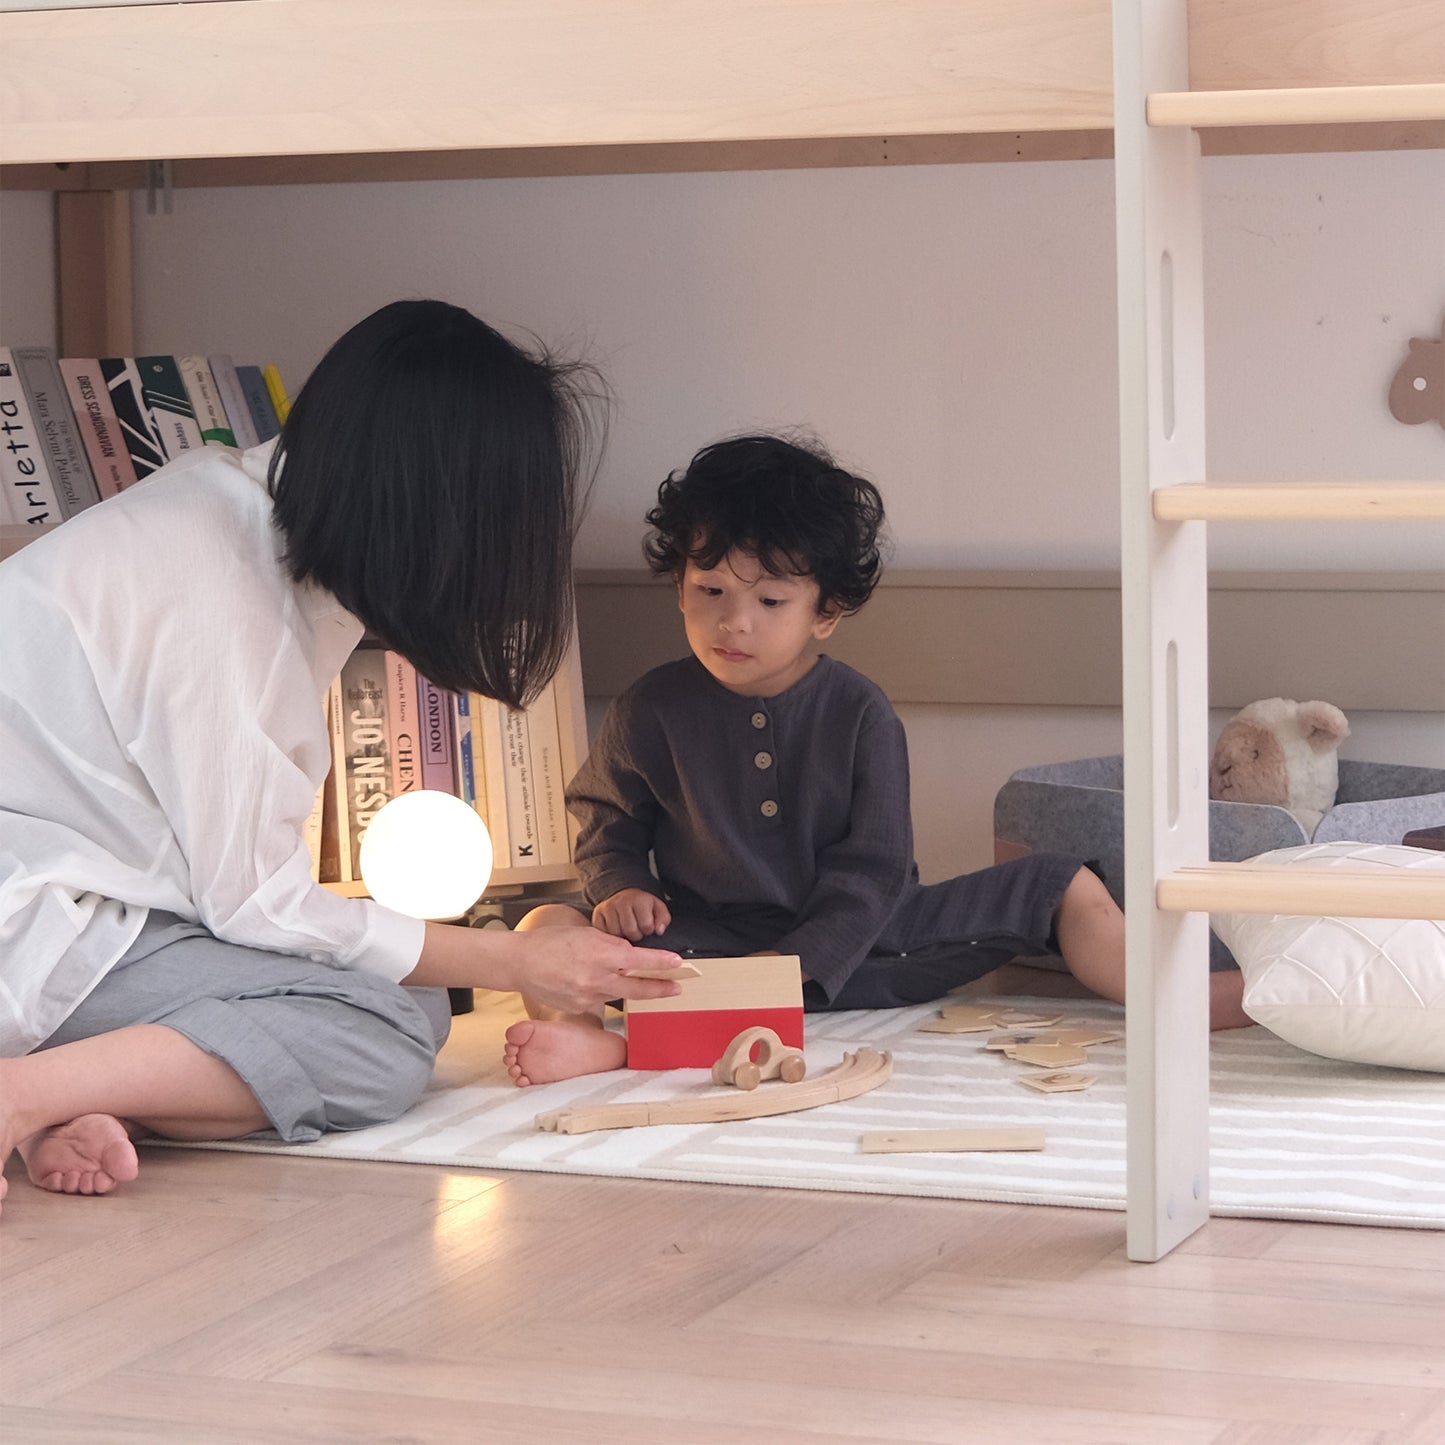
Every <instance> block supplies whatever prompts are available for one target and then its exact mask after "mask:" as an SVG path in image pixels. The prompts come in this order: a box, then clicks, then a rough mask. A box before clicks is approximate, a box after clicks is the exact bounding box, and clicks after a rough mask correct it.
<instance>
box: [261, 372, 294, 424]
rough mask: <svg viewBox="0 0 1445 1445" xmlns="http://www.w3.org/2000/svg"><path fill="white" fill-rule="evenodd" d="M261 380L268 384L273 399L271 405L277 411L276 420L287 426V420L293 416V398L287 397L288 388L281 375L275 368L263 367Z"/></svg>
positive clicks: (267, 388)
mask: <svg viewBox="0 0 1445 1445" xmlns="http://www.w3.org/2000/svg"><path fill="white" fill-rule="evenodd" d="M261 379H262V380H263V381H264V382H265V383H266V391H267V394H268V395H269V396H270V398H271V405H272V407H273V408H274V409H275V412H276V420H277V421H278V422H280V424H281V425H282V426H285V425H286V418H287V417H288V416H289V415H290V414H291V398H290V397H289V396H287V395H286V388H285V386H284V385H283V384H282V381H281V373H280V372H279V371H278V370H277V369H276V368H275V367H274V366H263V367H262V368H261Z"/></svg>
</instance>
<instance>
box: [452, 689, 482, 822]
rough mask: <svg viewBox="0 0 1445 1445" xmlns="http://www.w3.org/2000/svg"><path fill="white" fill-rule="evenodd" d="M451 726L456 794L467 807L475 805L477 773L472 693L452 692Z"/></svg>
mask: <svg viewBox="0 0 1445 1445" xmlns="http://www.w3.org/2000/svg"><path fill="white" fill-rule="evenodd" d="M452 727H453V728H454V730H455V737H456V751H455V756H456V760H457V786H456V794H457V797H459V798H460V799H461V800H462V802H464V803H465V804H466V805H467V807H469V808H475V807H476V806H477V773H476V767H475V764H474V761H473V758H472V694H471V693H469V692H455V693H453V694H452Z"/></svg>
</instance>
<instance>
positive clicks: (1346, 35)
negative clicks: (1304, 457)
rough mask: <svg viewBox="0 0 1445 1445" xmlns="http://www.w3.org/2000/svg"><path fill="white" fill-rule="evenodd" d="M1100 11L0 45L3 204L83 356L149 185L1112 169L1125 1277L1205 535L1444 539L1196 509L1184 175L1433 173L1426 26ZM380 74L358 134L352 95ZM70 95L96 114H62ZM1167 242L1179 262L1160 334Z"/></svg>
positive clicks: (984, 0) (1191, 996)
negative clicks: (988, 166)
mask: <svg viewBox="0 0 1445 1445" xmlns="http://www.w3.org/2000/svg"><path fill="white" fill-rule="evenodd" d="M1114 8H1115V9H1116V10H1117V15H1114V14H1113V13H1112V12H1111V6H1110V4H1109V0H1023V3H1020V0H974V3H970V4H968V5H960V4H958V3H956V0H830V3H826V4H824V3H817V0H731V3H722V0H719V3H716V4H697V5H687V6H683V5H675V4H667V3H651V4H647V3H626V0H552V3H547V4H542V5H537V4H529V3H525V0H479V3H475V4H470V5H460V4H453V3H447V0H413V3H411V4H410V5H408V6H406V7H398V6H396V5H394V4H388V3H382V0H273V3H269V4H265V5H262V4H252V3H247V0H216V3H212V4H206V5H179V6H154V7H152V6H145V7H135V8H126V7H120V8H115V9H108V10H105V11H103V12H101V11H86V10H77V11H37V12H7V13H0V46H3V50H4V53H5V54H6V56H7V65H6V68H5V72H4V75H3V77H0V186H6V187H13V188H31V189H41V190H48V191H53V192H54V193H55V195H56V197H57V214H58V217H59V223H58V227H57V234H58V253H57V266H58V273H59V278H60V286H61V294H62V298H63V304H62V315H61V327H62V339H61V345H62V347H64V348H67V349H74V348H76V347H77V346H78V347H79V349H80V350H81V351H82V353H83V354H86V353H88V354H94V353H93V349H91V348H90V347H89V342H90V340H91V339H92V338H96V337H99V338H104V339H106V340H107V341H108V340H109V339H111V338H116V337H120V336H123V335H124V334H125V328H126V327H127V326H129V325H130V314H131V300H130V293H129V286H130V281H129V268H128V260H127V246H128V233H127V231H126V226H125V219H124V209H125V201H124V197H125V195H126V193H128V192H130V191H133V190H137V189H143V188H145V187H146V186H147V185H148V184H151V185H154V184H158V183H159V184H163V185H171V186H176V187H185V186H220V185H228V184H238V185H247V184H260V183H266V184H315V183H325V182H328V181H337V180H347V181H365V180H372V179H407V178H414V179H446V178H456V179H462V178H472V177H479V176H500V175H565V174H592V175H595V174H606V173H625V172H629V171H641V170H694V171H707V170H721V169H745V168H754V167H758V168H761V167H773V168H778V167H796V166H830V165H897V164H930V163H957V162H968V161H999V160H1005V159H1007V160H1018V161H1029V160H1036V159H1056V160H1067V159H1078V158H1097V157H1101V156H1107V155H1109V154H1111V153H1113V154H1114V156H1115V166H1116V177H1117V187H1118V192H1119V210H1118V232H1119V307H1120V342H1121V388H1122V393H1123V395H1122V406H1121V443H1122V453H1123V464H1122V476H1121V509H1122V515H1123V518H1124V549H1123V564H1124V565H1123V571H1124V614H1125V618H1126V622H1125V628H1124V640H1123V648H1124V659H1125V662H1124V677H1125V689H1124V690H1125V698H1126V714H1125V756H1126V768H1127V781H1126V792H1127V794H1128V799H1129V809H1130V811H1129V821H1128V828H1129V844H1128V851H1129V865H1128V866H1129V883H1128V888H1129V893H1130V897H1131V900H1134V901H1135V906H1132V907H1131V910H1130V928H1131V933H1130V944H1129V951H1130V969H1131V973H1130V983H1129V988H1130V996H1131V1005H1130V1017H1131V1026H1130V1027H1131V1036H1130V1060H1131V1079H1130V1097H1129V1118H1130V1166H1129V1167H1130V1179H1129V1249H1130V1253H1131V1255H1132V1256H1133V1257H1135V1258H1138V1259H1155V1258H1158V1257H1159V1256H1160V1255H1162V1254H1164V1253H1166V1252H1167V1251H1168V1250H1169V1249H1171V1248H1173V1247H1174V1246H1175V1245H1177V1244H1178V1243H1179V1242H1180V1241H1181V1240H1182V1239H1183V1238H1185V1237H1186V1236H1187V1235H1188V1234H1189V1233H1190V1232H1191V1231H1192V1230H1193V1229H1195V1228H1197V1227H1198V1225H1199V1224H1200V1223H1201V1222H1202V1221H1203V1219H1204V1218H1205V1217H1207V1213H1208V1184H1207V1178H1208V1169H1207V1164H1208V1160H1207V1134H1206V1126H1207V1117H1206V1110H1207V1097H1208V1086H1207V1042H1206V1035H1205V1031H1204V1024H1203V998H1202V993H1201V992H1200V989H1199V981H1200V978H1201V977H1202V972H1203V968H1204V934H1205V919H1204V914H1203V913H1202V912H1201V911H1200V910H1201V909H1203V908H1205V907H1208V906H1214V905H1215V903H1217V901H1218V900H1219V899H1220V898H1221V897H1225V896H1227V897H1229V898H1230V899H1231V900H1236V899H1237V895H1236V894H1235V893H1233V892H1230V893H1227V894H1226V893H1225V892H1223V891H1221V890H1223V889H1225V887H1226V885H1225V883H1223V882H1220V881H1218V880H1217V878H1216V876H1215V875H1213V874H1207V875H1206V876H1207V877H1209V878H1211V879H1215V881H1209V882H1205V883H1202V884H1196V883H1191V884H1190V885H1189V887H1188V888H1185V887H1184V886H1183V883H1182V882H1181V883H1180V884H1179V885H1178V886H1176V884H1175V882H1174V881H1172V880H1174V879H1175V878H1176V877H1180V876H1182V874H1183V870H1186V869H1194V868H1196V867H1198V866H1199V865H1200V864H1201V862H1202V859H1203V857H1204V856H1205V852H1206V849H1205V845H1204V842H1203V838H1204V834H1203V817H1204V811H1203V809H1204V801H1205V799H1204V793H1203V786H1204V785H1203V778H1202V775H1203V772H1204V769H1203V767H1202V761H1203V759H1204V758H1205V757H1206V756H1207V746H1206V732H1205V726H1206V722H1207V714H1206V704H1207V698H1206V697H1205V679H1206V677H1207V673H1208V669H1207V651H1206V639H1205V629H1204V613H1205V605H1206V596H1207V577H1206V569H1205V550H1204V546H1205V544H1204V531H1203V529H1204V527H1205V526H1206V525H1214V524H1216V523H1221V522H1226V521H1228V520H1229V519H1231V518H1236V517H1252V518H1278V519H1285V518H1293V517H1321V516H1325V517H1332V516H1344V517H1349V518H1371V519H1379V520H1381V521H1382V522H1384V523H1386V524H1393V525H1400V524H1403V525H1409V524H1410V519H1411V518H1413V517H1418V516H1430V517H1438V516H1439V515H1441V511H1442V502H1441V492H1442V490H1445V488H1442V487H1441V486H1436V485H1434V484H1429V485H1424V486H1417V485H1415V484H1400V483H1390V482H1380V483H1376V484H1351V485H1350V486H1348V487H1340V486H1331V485H1330V484H1328V483H1322V484H1308V485H1306V486H1302V487H1292V488H1288V489H1281V488H1280V487H1278V486H1277V485H1274V484H1269V483H1267V482H1261V483H1260V484H1259V485H1258V486H1250V485H1234V486H1230V487H1221V486H1219V485H1217V484H1213V483H1209V482H1208V481H1207V480H1205V479H1206V478H1207V472H1206V471H1205V469H1204V465H1203V461H1204V459H1203V447H1202V436H1203V415H1204V413H1203V397H1202V386H1201V378H1202V345H1203V321H1202V317H1203V296H1202V284H1201V282H1202V278H1201V276H1200V270H1201V267H1200V244H1199V235H1198V223H1199V217H1198V189H1197V187H1198V180H1197V172H1198V161H1199V157H1200V156H1201V155H1209V154H1259V153H1265V152H1270V151H1324V150H1348V149H1357V150H1371V149H1416V148H1421V147H1440V146H1442V145H1445V12H1442V11H1441V9H1440V7H1439V5H1438V4H1435V3H1420V0H1329V3H1325V4H1321V3H1317V0H1272V3H1269V4H1260V3H1258V0H1193V3H1192V4H1185V3H1184V0H1157V3H1154V0H1151V3H1147V4H1141V3H1140V0H1120V3H1119V4H1118V5H1117V7H1114ZM379 55H385V56H386V58H387V71H388V85H387V87H386V92H385V97H384V102H383V101H380V100H378V98H377V94H376V92H375V90H374V88H373V87H372V86H371V84H370V83H369V76H370V74H371V71H372V67H373V66H374V63H375V58H376V57H377V56H379ZM278 57H284V58H285V60H286V63H277V60H278ZM97 74H99V75H104V76H106V77H107V78H108V81H109V83H107V84H105V85H103V86H95V85H91V84H89V83H88V80H87V78H88V77H90V76H93V75H97ZM158 158H162V159H164V161H165V163H166V164H165V165H164V166H160V165H158V164H157V161H158ZM1161 238H1164V240H1165V247H1164V249H1167V250H1168V252H1169V255H1170V258H1171V260H1170V276H1171V278H1172V289H1171V291H1170V294H1169V296H1168V298H1167V302H1168V304H1167V305H1165V304H1164V298H1163V296H1162V293H1161V290H1160V272H1159V255H1160V254H1161V247H1160V242H1161ZM1166 314H1167V317H1168V320H1169V323H1170V325H1171V328H1172V329H1171V331H1170V334H1169V335H1170V340H1169V346H1168V355H1169V357H1170V359H1171V362H1172V368H1171V370H1170V372H1169V374H1168V375H1169V378H1170V379H1171V386H1172V391H1171V395H1172V397H1173V401H1174V408H1175V410H1174V414H1173V415H1172V416H1171V419H1170V424H1169V428H1168V431H1169V435H1167V436H1166V435H1165V434H1164V431H1163V430H1162V428H1161V423H1160V419H1159V417H1158V416H1157V415H1156V414H1155V412H1154V410H1153V405H1154V404H1153V402H1152V401H1151V398H1157V397H1158V396H1159V395H1160V394H1161V388H1162V387H1163V385H1164V382H1165V380H1166V378H1165V375H1164V372H1163V364H1162V358H1163V357H1164V355H1165V354H1166V349H1165V347H1164V345H1163V332H1162V331H1161V326H1162V325H1163V321H1164V318H1165V315H1166ZM81 337H84V338H85V340H84V342H81V341H80V340H79V338H81ZM73 338H74V339H73ZM115 349H117V348H113V347H109V346H108V347H107V354H111V353H112V352H113V351H114V350H115ZM118 349H120V350H124V349H125V348H123V347H121V348H118ZM1189 876H1190V878H1193V874H1192V873H1191V874H1190V875H1189ZM1410 896H1411V897H1413V896H1418V895H1410ZM1144 900H1154V906H1150V904H1149V903H1148V902H1147V901H1144ZM1276 901H1278V900H1276ZM1352 902H1353V900H1352ZM1375 903H1376V904H1377V905H1378V906H1379V907H1382V908H1383V907H1386V906H1389V907H1391V908H1393V907H1397V906H1403V907H1405V908H1407V909H1408V908H1409V907H1411V906H1412V905H1411V903H1410V902H1409V901H1408V899H1407V901H1406V902H1404V903H1403V904H1397V903H1395V902H1389V903H1388V905H1387V903H1386V900H1385V899H1384V898H1383V897H1381V898H1378V899H1376V900H1375ZM1266 905H1268V906H1273V905H1272V904H1268V900H1265V899H1262V900H1260V906H1266ZM1363 905H1370V899H1369V898H1365V899H1364V900H1363ZM1234 906H1241V905H1239V904H1238V902H1237V901H1235V902H1234ZM1370 906H1374V905H1370ZM1422 906H1423V905H1422ZM1181 910H1182V911H1181Z"/></svg>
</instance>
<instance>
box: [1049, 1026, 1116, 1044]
mask: <svg viewBox="0 0 1445 1445" xmlns="http://www.w3.org/2000/svg"><path fill="white" fill-rule="evenodd" d="M1123 1037H1124V1031H1123V1030H1122V1029H1111V1028H1109V1027H1107V1026H1106V1025H1104V1024H1100V1025H1099V1026H1098V1027H1097V1028H1088V1027H1086V1026H1083V1025H1080V1026H1079V1027H1078V1028H1072V1029H1056V1030H1055V1031H1054V1038H1055V1040H1056V1041H1057V1042H1059V1043H1061V1044H1078V1045H1079V1047H1080V1048H1084V1049H1087V1048H1091V1047H1092V1046H1093V1045H1094V1044H1112V1043H1113V1042H1114V1041H1115V1040H1116V1039H1122V1038H1123Z"/></svg>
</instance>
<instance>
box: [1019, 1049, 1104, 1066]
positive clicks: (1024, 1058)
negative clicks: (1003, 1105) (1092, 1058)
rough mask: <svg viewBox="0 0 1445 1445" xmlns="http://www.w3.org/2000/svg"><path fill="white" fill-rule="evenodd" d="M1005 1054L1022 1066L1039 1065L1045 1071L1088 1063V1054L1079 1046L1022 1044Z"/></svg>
mask: <svg viewBox="0 0 1445 1445" xmlns="http://www.w3.org/2000/svg"><path fill="white" fill-rule="evenodd" d="M1004 1053H1005V1054H1007V1055H1008V1057H1009V1058H1011V1059H1017V1060H1018V1061H1019V1063H1021V1064H1038V1065H1039V1066H1040V1067H1041V1068H1045V1069H1067V1068H1071V1067H1072V1066H1073V1065H1075V1064H1083V1063H1087V1062H1088V1059H1089V1055H1088V1053H1087V1052H1086V1051H1085V1050H1084V1049H1081V1048H1080V1047H1079V1046H1078V1045H1077V1044H1020V1045H1019V1046H1018V1047H1017V1048H1014V1049H1005V1050H1004Z"/></svg>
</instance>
